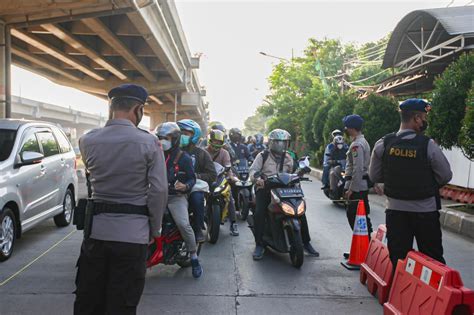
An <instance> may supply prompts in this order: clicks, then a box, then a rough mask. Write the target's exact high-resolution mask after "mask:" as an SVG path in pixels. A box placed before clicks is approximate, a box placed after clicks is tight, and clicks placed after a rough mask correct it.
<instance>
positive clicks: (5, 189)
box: [0, 119, 77, 261]
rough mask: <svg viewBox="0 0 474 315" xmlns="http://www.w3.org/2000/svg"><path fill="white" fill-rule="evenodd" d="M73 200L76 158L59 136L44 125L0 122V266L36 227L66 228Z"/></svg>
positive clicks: (53, 127)
mask: <svg viewBox="0 0 474 315" xmlns="http://www.w3.org/2000/svg"><path fill="white" fill-rule="evenodd" d="M76 196H77V174H76V154H75V153H74V150H73V148H72V146H71V143H70V142H69V140H68V139H67V137H66V135H65V134H64V132H63V131H62V130H61V129H59V128H58V127H56V126H55V125H53V124H51V123H47V122H39V121H28V120H18V119H0V261H4V260H7V259H8V258H10V256H11V255H12V252H13V246H14V244H15V239H16V238H19V237H21V235H22V233H23V232H25V231H27V230H29V229H31V228H32V227H34V226H35V225H37V224H38V223H40V222H42V221H44V220H47V219H50V218H54V223H56V225H57V226H58V227H62V226H67V225H69V224H70V223H71V219H72V215H73V211H74V207H75V204H76Z"/></svg>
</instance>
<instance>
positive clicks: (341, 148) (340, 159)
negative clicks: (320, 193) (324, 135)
mask: <svg viewBox="0 0 474 315" xmlns="http://www.w3.org/2000/svg"><path fill="white" fill-rule="evenodd" d="M333 144H334V149H333V150H332V151H331V154H330V155H329V157H328V161H327V162H328V164H329V166H330V168H331V171H330V173H329V185H330V187H331V192H334V191H335V190H336V188H337V182H338V180H339V175H340V174H341V172H342V171H343V170H345V169H346V154H347V150H348V149H349V146H348V145H347V144H346V143H345V141H344V137H343V136H340V135H337V136H335V137H334V140H333Z"/></svg>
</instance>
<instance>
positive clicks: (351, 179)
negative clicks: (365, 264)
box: [342, 115, 372, 257]
mask: <svg viewBox="0 0 474 315" xmlns="http://www.w3.org/2000/svg"><path fill="white" fill-rule="evenodd" d="M342 122H343V123H344V131H345V132H346V134H347V135H349V136H350V138H351V140H352V143H351V145H350V146H349V149H348V151H347V158H346V174H345V179H346V183H345V186H344V189H345V191H346V192H345V197H346V199H348V201H349V202H348V204H347V208H346V214H347V220H348V221H349V225H350V226H351V229H354V222H355V218H356V213H357V205H358V202H357V201H358V200H363V201H364V204H365V211H366V217H367V228H368V232H369V237H370V233H372V223H371V221H370V218H369V213H370V206H369V197H368V196H369V175H368V171H369V162H370V145H369V143H368V142H367V140H365V137H364V135H363V134H362V125H363V123H364V120H363V119H362V117H360V116H359V115H348V116H346V117H344V118H343V119H342ZM344 256H347V257H348V255H347V254H344Z"/></svg>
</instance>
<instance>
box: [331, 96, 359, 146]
mask: <svg viewBox="0 0 474 315" xmlns="http://www.w3.org/2000/svg"><path fill="white" fill-rule="evenodd" d="M357 102H358V100H357V96H356V95H355V94H353V93H350V92H348V93H345V94H343V95H341V96H340V97H339V98H338V99H337V100H336V102H335V104H334V106H333V107H332V108H331V109H329V112H328V116H327V119H326V122H325V123H324V129H323V137H324V142H325V143H326V144H327V143H329V142H331V141H332V139H331V132H332V131H333V130H334V129H339V130H341V131H342V130H343V129H344V125H343V123H342V119H343V118H344V117H345V116H347V115H350V114H352V113H353V112H354V107H355V105H356V104H357Z"/></svg>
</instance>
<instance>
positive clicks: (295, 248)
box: [247, 168, 309, 268]
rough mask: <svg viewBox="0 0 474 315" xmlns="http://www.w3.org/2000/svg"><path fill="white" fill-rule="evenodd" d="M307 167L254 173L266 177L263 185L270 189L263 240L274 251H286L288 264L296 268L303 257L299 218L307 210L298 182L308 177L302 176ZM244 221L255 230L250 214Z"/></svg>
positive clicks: (301, 263) (256, 175)
mask: <svg viewBox="0 0 474 315" xmlns="http://www.w3.org/2000/svg"><path fill="white" fill-rule="evenodd" d="M308 169H309V168H307V169H304V170H301V171H300V172H298V174H288V173H279V174H276V175H272V176H268V177H265V176H263V175H262V174H258V173H257V174H255V177H256V178H258V177H260V178H262V179H263V180H264V181H265V186H264V188H263V189H267V190H269V191H270V195H271V202H270V205H269V206H268V212H267V213H266V221H265V230H264V235H263V241H264V242H265V244H266V245H267V246H269V247H271V248H272V249H274V250H275V251H277V252H280V253H289V255H290V260H291V264H292V265H293V266H294V267H296V268H300V267H301V266H302V265H303V260H304V250H303V240H302V238H301V222H300V218H301V216H302V215H303V214H304V213H305V212H306V201H305V199H304V194H303V190H302V189H301V185H300V182H301V181H309V179H308V178H305V177H302V176H301V175H302V174H303V173H309V171H308ZM247 221H248V223H249V226H250V228H251V230H252V233H255V232H254V219H253V214H251V215H249V216H248V218H247Z"/></svg>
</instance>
